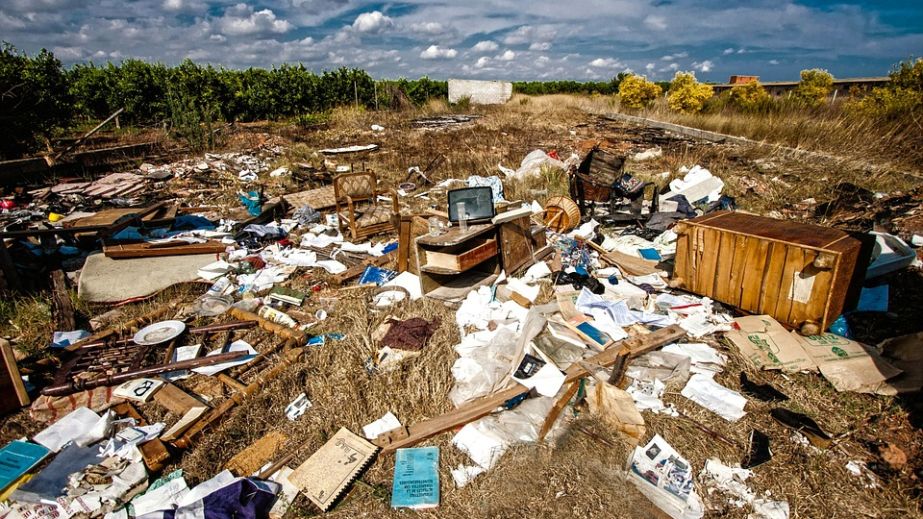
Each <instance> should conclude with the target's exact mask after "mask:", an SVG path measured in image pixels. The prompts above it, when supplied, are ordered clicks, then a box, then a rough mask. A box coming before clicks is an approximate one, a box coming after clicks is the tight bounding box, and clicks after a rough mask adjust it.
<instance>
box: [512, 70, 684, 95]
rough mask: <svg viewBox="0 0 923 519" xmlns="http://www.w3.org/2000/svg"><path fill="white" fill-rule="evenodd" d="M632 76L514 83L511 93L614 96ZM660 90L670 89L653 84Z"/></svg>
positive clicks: (627, 74) (662, 83)
mask: <svg viewBox="0 0 923 519" xmlns="http://www.w3.org/2000/svg"><path fill="white" fill-rule="evenodd" d="M632 76H633V75H632V74H631V73H628V72H619V73H618V75H617V76H615V77H613V78H612V79H610V80H609V81H514V82H513V91H514V92H517V93H520V94H525V95H530V96H538V95H549V94H586V95H593V94H598V95H616V94H618V93H619V85H621V83H622V81H624V80H625V79H627V78H629V77H632ZM655 84H656V85H658V86H660V87H661V88H662V89H664V90H666V89H668V88H669V87H670V82H669V81H661V82H657V83H655Z"/></svg>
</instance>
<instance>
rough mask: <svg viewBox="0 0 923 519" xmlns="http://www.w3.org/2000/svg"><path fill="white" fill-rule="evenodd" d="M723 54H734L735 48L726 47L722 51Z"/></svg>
mask: <svg viewBox="0 0 923 519" xmlns="http://www.w3.org/2000/svg"><path fill="white" fill-rule="evenodd" d="M721 54H724V55H725V56H727V55H728V54H734V49H730V48H728V49H724V50H723V51H722V52H721Z"/></svg>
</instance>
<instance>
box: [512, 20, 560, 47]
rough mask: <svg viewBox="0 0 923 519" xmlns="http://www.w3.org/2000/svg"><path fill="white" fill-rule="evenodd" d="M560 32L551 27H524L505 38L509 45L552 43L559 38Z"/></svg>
mask: <svg viewBox="0 0 923 519" xmlns="http://www.w3.org/2000/svg"><path fill="white" fill-rule="evenodd" d="M557 34H558V31H557V30H556V29H555V28H554V27H551V26H550V25H540V26H532V25H523V26H521V27H519V28H517V29H516V30H515V31H512V32H510V33H509V34H507V35H506V37H505V38H503V43H505V44H507V45H522V44H524V43H535V42H539V43H541V42H550V41H551V40H553V39H554V37H555V36H557Z"/></svg>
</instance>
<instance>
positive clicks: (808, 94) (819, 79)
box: [792, 68, 833, 106]
mask: <svg viewBox="0 0 923 519" xmlns="http://www.w3.org/2000/svg"><path fill="white" fill-rule="evenodd" d="M831 92H833V75H831V74H830V73H829V72H827V71H826V70H823V69H819V68H812V69H810V70H802V71H801V81H800V82H799V83H798V86H797V87H795V90H794V91H793V92H792V97H794V98H795V99H796V100H798V101H800V102H802V103H804V104H806V105H808V106H820V105H822V104H824V102H825V101H826V100H827V96H829V95H830V93H831Z"/></svg>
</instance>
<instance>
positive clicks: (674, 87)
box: [667, 72, 714, 114]
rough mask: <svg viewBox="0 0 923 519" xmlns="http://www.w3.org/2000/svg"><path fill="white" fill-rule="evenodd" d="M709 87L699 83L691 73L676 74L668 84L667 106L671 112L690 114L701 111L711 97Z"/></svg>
mask: <svg viewBox="0 0 923 519" xmlns="http://www.w3.org/2000/svg"><path fill="white" fill-rule="evenodd" d="M713 93H714V92H713V90H712V87H711V85H706V84H703V83H699V82H698V81H696V79H695V74H694V73H692V72H677V73H676V75H675V76H673V81H672V82H671V83H670V92H669V93H668V95H667V104H669V106H670V109H671V110H675V111H677V112H682V113H685V114H691V113H696V112H700V111H702V107H703V106H704V105H705V102H706V101H708V100H709V99H710V98H711V97H712V95H713Z"/></svg>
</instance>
